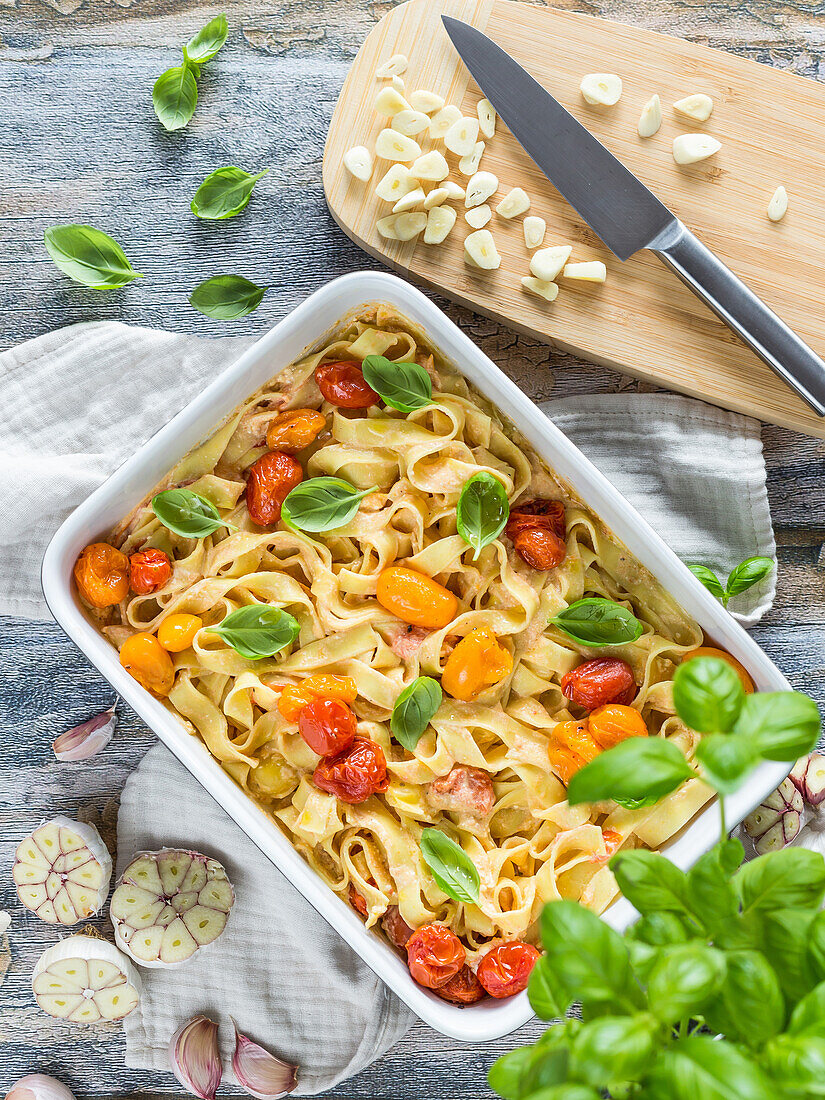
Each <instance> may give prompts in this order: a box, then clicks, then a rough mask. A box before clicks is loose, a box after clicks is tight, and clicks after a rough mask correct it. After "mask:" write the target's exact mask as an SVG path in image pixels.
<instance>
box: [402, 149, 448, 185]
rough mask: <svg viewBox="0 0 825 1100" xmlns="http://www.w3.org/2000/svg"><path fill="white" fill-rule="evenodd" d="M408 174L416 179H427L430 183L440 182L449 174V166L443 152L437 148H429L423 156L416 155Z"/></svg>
mask: <svg viewBox="0 0 825 1100" xmlns="http://www.w3.org/2000/svg"><path fill="white" fill-rule="evenodd" d="M410 174H411V175H413V176H415V178H416V179H417V180H429V181H430V182H431V183H440V182H441V181H442V180H444V179H446V178H447V176H448V175H449V174H450V166H449V164H447V161H446V160H445V159H444V156H443V154H441V153H439V151H438V150H437V149H431V150H430V151H429V153H425V154H424V155H423V157H418V158H417V159H416V160H415V161H413V163H412V164H411V165H410Z"/></svg>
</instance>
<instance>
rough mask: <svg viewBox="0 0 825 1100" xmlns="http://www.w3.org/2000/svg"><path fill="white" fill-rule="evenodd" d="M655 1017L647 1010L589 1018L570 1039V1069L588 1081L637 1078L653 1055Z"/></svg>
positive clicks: (598, 1083) (599, 1083)
mask: <svg viewBox="0 0 825 1100" xmlns="http://www.w3.org/2000/svg"><path fill="white" fill-rule="evenodd" d="M656 1030H657V1027H656V1021H655V1020H654V1019H653V1018H652V1017H651V1016H650V1015H649V1014H648V1013H646V1012H639V1013H636V1014H635V1015H633V1016H602V1017H600V1018H599V1019H598V1020H590V1021H589V1022H588V1023H586V1024H584V1026H583V1027H582V1028H581V1029H580V1030H579V1032H578V1033H577V1034H576V1037H575V1038H574V1039H573V1043H572V1047H571V1050H570V1072H571V1075H572V1076H573V1077H577V1078H579V1079H580V1080H582V1081H586V1082H587V1083H588V1084H589V1085H594V1086H596V1087H597V1088H603V1087H604V1085H605V1084H606V1082H608V1081H609V1082H610V1083H611V1084H615V1083H616V1082H620V1081H639V1080H640V1079H641V1078H642V1077H643V1076H644V1074H645V1072H646V1070H647V1068H648V1066H649V1065H650V1062H651V1059H652V1057H653V1038H654V1034H655V1032H656Z"/></svg>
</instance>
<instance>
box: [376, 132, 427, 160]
mask: <svg viewBox="0 0 825 1100" xmlns="http://www.w3.org/2000/svg"><path fill="white" fill-rule="evenodd" d="M375 155H376V156H378V157H382V158H383V159H384V160H401V161H411V160H415V158H416V157H420V156H421V146H420V145H419V144H418V142H417V141H413V139H412V138H411V137H407V136H406V134H399V132H398V131H397V130H382V131H381V133H380V134H379V135H378V137H377V138H376V139H375Z"/></svg>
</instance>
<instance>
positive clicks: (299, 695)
mask: <svg viewBox="0 0 825 1100" xmlns="http://www.w3.org/2000/svg"><path fill="white" fill-rule="evenodd" d="M357 698H358V688H357V687H356V685H355V681H354V680H353V678H352V677H351V676H333V675H331V674H329V673H319V674H318V675H316V676H307V677H306V679H304V680H302V681H301V682H300V684H287V686H286V687H285V688H284V689H283V691H282V692H281V694H280V697H279V699H278V710H279V711H280V713H281V714H282V715H283V716H284V718H286V720H287V721H288V722H297V721H298V715H299V714H300V713H301V711H302V710H303V709H304V707H305V706H306V705H307V703H312V702H313V701H314V700H315V699H340V700H341V701H342V702H343V703H354V702H355V700H356V699H357Z"/></svg>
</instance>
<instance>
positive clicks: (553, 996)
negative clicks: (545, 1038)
mask: <svg viewBox="0 0 825 1100" xmlns="http://www.w3.org/2000/svg"><path fill="white" fill-rule="evenodd" d="M527 997H528V999H529V1001H530V1005H531V1006H532V1009H533V1011H534V1012H535V1014H536V1015H537V1016H538V1017H539V1019H540V1020H561V1019H562V1018H563V1017H564V1014H565V1013H566V1012H567V1010H568V1008H569V1007H570V1005H571V1004H572V1003H573V1001H572V999H571V998H570V997H569V996H567V995H566V994H565V992H564V990H563V989H562V988H561V986H560V984H559V982H558V980H557V978H556V974H555V971H554V970H553V967H552V966H551V965H550V963H549V961H548V960H547V958H546V957H545V956H544V955H542V957H541V958H540V959H539V960H538V962H537V963H536V965H535V966H534V967H533V969H532V970H531V971H530V980H529V982H528V983H527Z"/></svg>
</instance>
